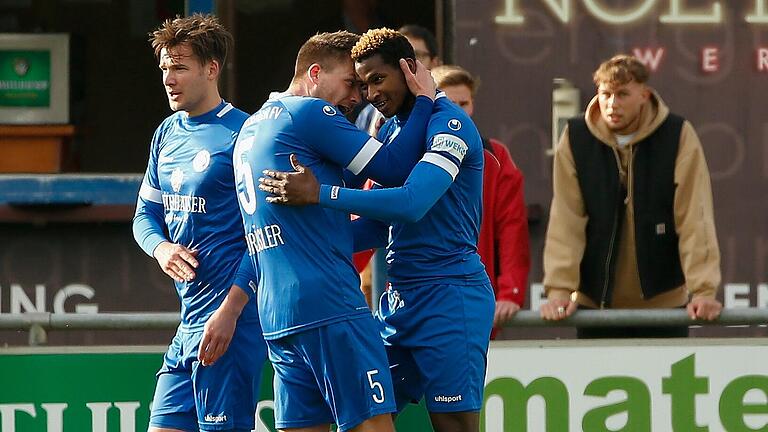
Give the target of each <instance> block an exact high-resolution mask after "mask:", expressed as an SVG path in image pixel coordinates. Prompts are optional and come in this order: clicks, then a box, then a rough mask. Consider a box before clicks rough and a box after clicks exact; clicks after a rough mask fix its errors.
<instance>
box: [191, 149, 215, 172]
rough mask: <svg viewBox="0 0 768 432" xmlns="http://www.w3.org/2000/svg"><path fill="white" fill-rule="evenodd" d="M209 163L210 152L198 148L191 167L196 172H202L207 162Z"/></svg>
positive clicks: (206, 166)
mask: <svg viewBox="0 0 768 432" xmlns="http://www.w3.org/2000/svg"><path fill="white" fill-rule="evenodd" d="M210 163H211V154H210V153H209V152H208V150H200V151H199V152H197V154H196V155H195V158H194V159H192V168H194V169H195V171H197V172H203V171H205V169H206V168H208V164H210Z"/></svg>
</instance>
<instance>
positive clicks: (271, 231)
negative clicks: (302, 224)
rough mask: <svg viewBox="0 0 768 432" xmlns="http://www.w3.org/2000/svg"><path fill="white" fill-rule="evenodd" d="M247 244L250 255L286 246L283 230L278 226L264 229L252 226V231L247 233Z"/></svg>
mask: <svg viewBox="0 0 768 432" xmlns="http://www.w3.org/2000/svg"><path fill="white" fill-rule="evenodd" d="M245 243H246V244H247V245H248V255H253V254H255V253H256V252H261V251H263V250H265V249H271V248H273V247H278V246H282V245H284V244H285V241H284V240H283V230H282V229H281V228H280V225H277V224H272V225H267V226H263V227H255V226H251V229H250V230H249V231H248V232H247V233H245Z"/></svg>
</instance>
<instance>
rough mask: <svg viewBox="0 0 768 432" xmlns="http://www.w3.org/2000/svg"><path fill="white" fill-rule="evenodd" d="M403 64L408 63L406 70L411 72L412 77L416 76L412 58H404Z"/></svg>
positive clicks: (414, 62)
mask: <svg viewBox="0 0 768 432" xmlns="http://www.w3.org/2000/svg"><path fill="white" fill-rule="evenodd" d="M405 62H406V63H408V69H410V70H411V73H413V74H414V75H415V74H416V60H415V59H412V58H408V57H406V58H405Z"/></svg>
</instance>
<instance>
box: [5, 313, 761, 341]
mask: <svg viewBox="0 0 768 432" xmlns="http://www.w3.org/2000/svg"><path fill="white" fill-rule="evenodd" d="M766 324H768V309H764V308H738V309H724V310H723V312H722V314H720V317H719V318H718V319H716V320H714V321H703V320H691V319H690V318H689V317H688V314H687V313H686V311H685V310H684V309H609V310H580V311H576V313H574V314H573V315H572V316H570V317H569V318H566V319H563V320H561V321H544V320H542V319H541V318H540V317H539V313H538V312H536V311H528V310H524V311H520V312H518V313H517V314H516V315H515V317H514V318H512V320H510V321H509V323H507V326H508V327H611V326H680V325H715V326H737V325H766ZM178 325H179V314H178V313H176V312H160V313H157V312H137V313H98V314H70V313H66V314H56V313H48V312H44V313H24V314H0V330H23V331H29V344H30V345H32V346H37V345H43V344H45V343H46V340H47V332H48V331H50V330H170V329H173V328H175V327H176V326H178Z"/></svg>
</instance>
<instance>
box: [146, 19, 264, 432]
mask: <svg viewBox="0 0 768 432" xmlns="http://www.w3.org/2000/svg"><path fill="white" fill-rule="evenodd" d="M150 36H151V37H150V42H151V44H152V48H153V49H154V51H155V55H156V56H157V59H158V66H159V68H160V71H161V72H162V82H163V86H164V88H165V92H166V95H167V97H168V104H169V106H170V108H171V110H173V111H174V113H173V114H171V115H170V116H168V117H167V118H166V119H165V120H164V121H163V122H162V123H161V124H160V126H158V128H157V130H156V131H155V134H154V136H153V138H152V144H151V148H150V152H149V161H148V163H147V170H146V174H145V176H144V181H143V183H142V185H141V190H140V191H139V197H138V200H137V204H136V215H135V217H134V219H133V233H134V238H135V239H136V242H137V243H138V244H139V246H141V248H142V250H144V251H145V252H146V253H147V255H149V256H152V257H154V258H155V259H156V260H157V262H158V264H159V266H160V268H161V269H162V270H163V271H164V272H165V273H166V274H167V275H168V276H169V277H171V278H172V279H173V280H174V282H175V288H176V290H177V293H178V296H179V299H180V301H181V324H180V325H179V328H178V330H177V331H176V335H175V336H174V338H173V340H172V341H171V343H170V346H169V347H168V350H167V351H166V353H165V356H164V357H163V365H162V367H161V368H160V371H159V372H158V373H157V385H156V389H155V395H154V397H153V401H152V410H151V415H150V421H149V431H150V432H177V431H197V430H201V431H214V430H215V431H232V432H235V431H237V432H241V431H250V430H251V429H253V427H254V415H253V413H254V410H255V408H256V405H257V403H258V398H259V382H260V378H261V370H262V367H263V364H264V361H265V356H266V354H265V352H266V346H265V344H264V339H263V337H262V336H261V327H260V326H259V319H258V311H257V310H256V301H255V292H254V287H255V286H256V282H257V276H256V275H255V271H254V268H253V266H252V263H251V262H250V260H248V256H247V255H246V254H245V250H246V245H245V242H244V241H243V234H244V233H243V227H242V225H241V224H240V223H239V218H238V216H239V214H238V209H237V205H236V204H235V202H234V201H233V199H234V196H235V179H234V175H233V173H232V151H233V148H234V143H235V138H237V134H238V131H240V127H241V126H242V125H243V122H244V121H245V119H246V118H248V114H246V113H244V112H243V111H240V110H239V109H237V108H235V107H234V106H232V104H230V103H228V102H226V101H224V100H222V98H221V95H220V94H219V88H218V84H219V78H220V77H221V71H222V70H223V67H224V62H225V61H226V57H227V51H228V50H229V47H230V46H231V44H232V36H231V35H230V34H229V32H228V31H227V30H226V29H225V28H224V27H223V26H222V25H221V24H220V23H219V21H218V20H217V19H216V17H214V16H212V15H200V14H195V15H192V16H189V17H184V18H176V19H173V20H167V21H165V22H164V23H163V24H162V25H160V26H159V27H158V28H157V29H156V30H155V31H154V32H153V33H151V35H150Z"/></svg>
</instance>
